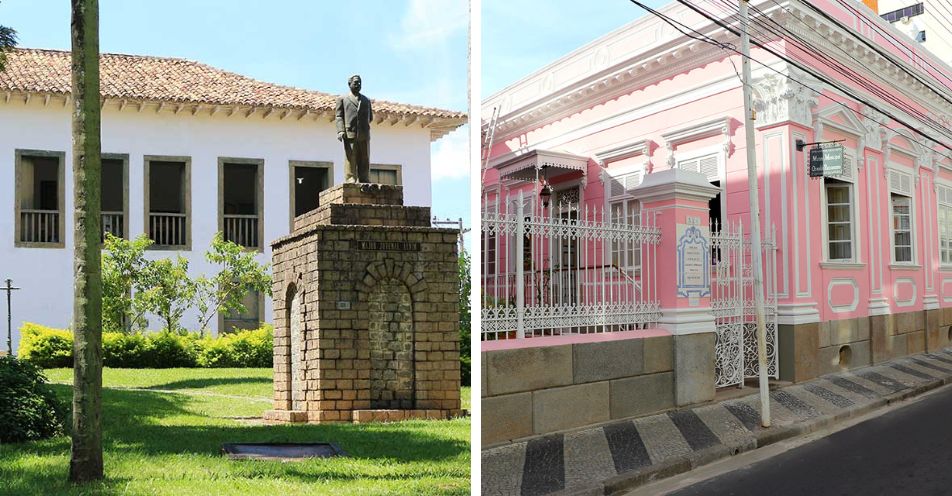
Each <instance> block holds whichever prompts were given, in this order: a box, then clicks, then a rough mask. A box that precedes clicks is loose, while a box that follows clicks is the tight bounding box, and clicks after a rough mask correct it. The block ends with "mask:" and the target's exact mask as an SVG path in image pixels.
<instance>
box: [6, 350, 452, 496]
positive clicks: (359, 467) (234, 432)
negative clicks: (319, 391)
mask: <svg viewBox="0 0 952 496" xmlns="http://www.w3.org/2000/svg"><path fill="white" fill-rule="evenodd" d="M47 375H48V377H49V378H50V381H51V382H54V383H59V384H54V386H53V387H54V388H55V389H56V392H57V394H58V395H59V396H61V397H62V398H63V399H64V400H65V401H68V400H69V398H70V397H71V391H70V387H69V386H68V385H67V384H68V383H69V382H70V381H71V379H72V370H71V369H51V370H48V371H47ZM103 384H104V386H105V388H106V389H105V390H104V391H103V431H104V432H103V438H104V441H103V447H104V452H105V472H106V480H105V481H103V482H101V483H98V484H94V485H90V486H84V487H79V486H70V485H69V484H68V483H67V482H66V473H67V470H68V466H69V444H70V443H69V438H68V437H65V436H61V437H57V438H54V439H50V440H46V441H40V442H33V443H22V444H13V445H9V444H8V445H0V494H44V495H54V494H75V495H79V494H104V495H112V494H116V495H119V494H123V495H126V494H127V495H146V494H149V495H151V494H175V495H203V496H204V495H207V494H216V495H217V494H221V495H231V494H235V495H237V494H270V495H280V496H285V495H297V494H335V495H336V494H344V495H358V494H359V495H365V494H366V495H385V494H433V495H454V494H469V487H470V485H469V477H470V473H469V466H470V452H469V439H470V421H469V419H468V418H467V419H455V420H450V421H408V422H397V423H390V424H363V425H352V424H326V425H276V426H265V425H249V424H247V423H243V422H241V421H239V420H236V417H256V416H260V415H261V413H262V412H263V411H264V410H267V409H268V408H270V397H271V369H144V370H128V369H106V370H104V373H103ZM463 397H464V400H463V401H464V408H469V398H470V390H469V388H464V389H463ZM266 441H276V442H282V441H283V442H320V441H333V442H336V443H337V444H339V445H340V446H341V447H342V448H343V449H344V450H345V451H346V452H347V453H348V455H349V456H348V457H345V458H336V459H327V460H319V459H314V460H306V461H299V462H288V463H282V462H270V461H230V460H227V459H225V458H223V457H222V456H221V455H220V454H219V450H220V447H221V445H222V443H226V442H266Z"/></svg>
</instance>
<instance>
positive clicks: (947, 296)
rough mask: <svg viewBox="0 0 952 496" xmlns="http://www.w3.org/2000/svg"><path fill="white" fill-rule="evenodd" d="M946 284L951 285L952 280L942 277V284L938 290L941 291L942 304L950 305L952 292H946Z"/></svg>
mask: <svg viewBox="0 0 952 496" xmlns="http://www.w3.org/2000/svg"><path fill="white" fill-rule="evenodd" d="M947 284H952V278H950V277H944V278H942V284H941V285H940V288H939V289H941V290H942V302H943V303H952V290H949V291H946V290H945V287H946V285H947Z"/></svg>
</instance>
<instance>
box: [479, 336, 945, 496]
mask: <svg viewBox="0 0 952 496" xmlns="http://www.w3.org/2000/svg"><path fill="white" fill-rule="evenodd" d="M950 382H952V348H950V349H946V350H943V351H942V352H940V353H925V354H919V355H912V356H909V357H905V358H900V359H896V360H893V361H890V362H886V363H882V364H879V365H875V366H871V367H865V368H862V369H856V370H852V371H850V372H842V373H838V374H831V375H827V376H823V377H820V378H818V379H815V380H812V381H809V382H804V383H800V384H796V385H791V386H787V387H783V388H781V389H777V390H774V391H771V393H770V405H771V412H772V417H773V427H771V428H770V429H764V428H761V427H760V416H759V413H758V412H759V408H760V401H759V397H758V395H757V390H756V389H755V388H750V389H748V390H749V391H750V394H749V395H747V396H744V397H741V398H737V399H731V400H727V401H723V402H720V403H713V404H707V405H703V406H699V407H695V408H688V409H683V410H674V411H669V412H666V413H662V414H658V415H652V416H649V417H641V418H637V419H634V420H623V421H614V422H612V423H606V424H601V425H598V426H595V427H589V428H585V429H581V430H574V431H569V432H564V433H559V434H551V435H547V436H542V437H537V438H532V439H529V440H528V441H521V442H515V443H512V444H507V445H504V446H499V447H494V448H489V449H485V450H483V452H482V494H484V495H520V496H535V495H543V494H553V493H557V494H578V495H601V494H609V495H611V494H617V493H621V492H624V491H626V490H630V489H632V488H634V487H637V486H639V485H642V484H644V483H646V482H649V481H652V480H656V479H660V478H664V477H668V476H671V475H675V474H678V473H682V472H687V471H689V470H692V469H693V468H695V467H698V466H700V465H704V464H707V463H710V462H712V461H715V460H718V459H721V458H725V457H729V456H732V455H736V454H738V453H741V452H743V451H748V450H752V449H755V448H757V447H760V446H765V445H768V444H771V443H774V442H777V441H779V440H782V439H787V438H790V437H793V436H797V435H800V434H804V433H808V432H812V431H815V430H817V429H820V428H822V427H825V426H828V425H830V424H832V423H834V422H837V421H841V420H845V419H847V418H851V417H856V416H859V415H863V414H865V413H868V412H870V411H872V410H874V409H876V408H878V407H881V406H884V405H886V404H889V403H892V402H895V401H899V400H902V399H905V398H908V397H911V396H915V395H918V394H921V393H923V392H926V391H928V390H931V389H934V388H936V387H939V386H942V385H944V384H948V383H950ZM584 407H585V406H584V405H579V408H584Z"/></svg>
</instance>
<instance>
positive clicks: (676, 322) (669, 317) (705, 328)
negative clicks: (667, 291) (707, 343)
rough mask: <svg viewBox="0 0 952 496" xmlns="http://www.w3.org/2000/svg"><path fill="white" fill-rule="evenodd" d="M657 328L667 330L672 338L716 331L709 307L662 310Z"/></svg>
mask: <svg viewBox="0 0 952 496" xmlns="http://www.w3.org/2000/svg"><path fill="white" fill-rule="evenodd" d="M658 327H660V328H662V329H666V330H668V331H669V332H670V333H671V334H672V335H674V336H684V335H686V334H701V333H705V332H710V333H713V332H714V331H715V330H716V324H715V321H714V314H713V313H711V309H710V307H707V308H704V307H701V308H662V309H661V319H660V320H658Z"/></svg>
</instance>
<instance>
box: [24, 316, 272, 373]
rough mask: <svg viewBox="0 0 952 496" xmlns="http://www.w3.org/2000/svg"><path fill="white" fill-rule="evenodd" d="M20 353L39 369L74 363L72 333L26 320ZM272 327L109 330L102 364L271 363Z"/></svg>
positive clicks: (202, 364)
mask: <svg viewBox="0 0 952 496" xmlns="http://www.w3.org/2000/svg"><path fill="white" fill-rule="evenodd" d="M20 336H21V337H22V339H21V341H20V351H19V357H20V359H22V360H27V361H29V362H31V363H33V364H35V365H37V366H39V367H43V368H51V367H72V366H73V334H72V332H70V331H68V330H63V329H53V328H50V327H44V326H41V325H38V324H33V323H29V322H28V323H26V324H24V325H23V327H21V328H20ZM273 336H274V334H273V330H272V328H271V326H269V325H267V324H266V325H264V326H263V327H261V328H260V329H254V330H250V331H236V332H233V333H227V334H222V335H221V336H220V337H217V338H214V337H204V338H203V337H199V335H198V333H187V334H176V333H171V332H167V331H163V332H155V333H147V334H141V333H134V334H122V333H118V332H104V333H103V335H102V344H103V365H105V366H106V367H116V368H133V369H136V368H150V369H151V368H172V367H270V366H271V357H272V349H273V343H274V338H273Z"/></svg>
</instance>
